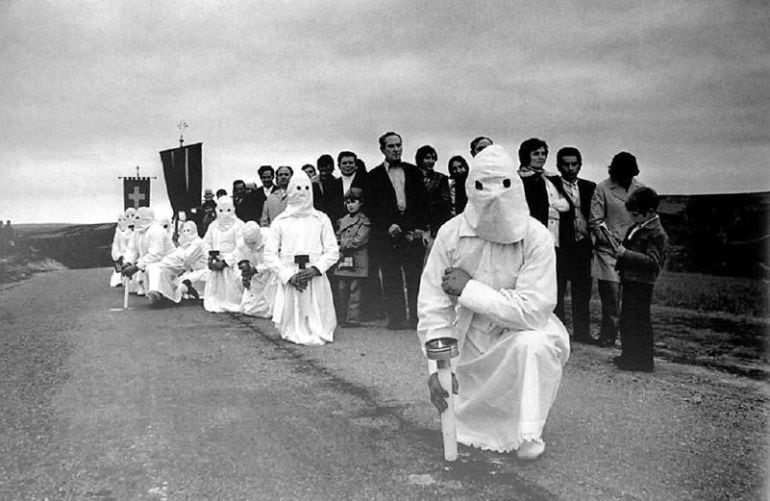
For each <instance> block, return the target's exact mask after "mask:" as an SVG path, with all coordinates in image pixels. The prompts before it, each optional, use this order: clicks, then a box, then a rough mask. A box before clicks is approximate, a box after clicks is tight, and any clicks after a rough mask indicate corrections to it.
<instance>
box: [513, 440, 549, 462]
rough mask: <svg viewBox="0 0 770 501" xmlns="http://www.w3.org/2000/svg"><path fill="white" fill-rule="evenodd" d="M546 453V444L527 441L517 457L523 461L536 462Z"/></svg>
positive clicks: (518, 451) (522, 445)
mask: <svg viewBox="0 0 770 501" xmlns="http://www.w3.org/2000/svg"><path fill="white" fill-rule="evenodd" d="M543 452H545V442H543V440H542V439H540V438H538V439H537V440H525V441H523V442H522V443H521V445H520V446H519V450H517V451H516V457H517V458H519V459H520V460H522V461H534V460H536V459H537V458H539V457H540V456H541V455H542V454H543Z"/></svg>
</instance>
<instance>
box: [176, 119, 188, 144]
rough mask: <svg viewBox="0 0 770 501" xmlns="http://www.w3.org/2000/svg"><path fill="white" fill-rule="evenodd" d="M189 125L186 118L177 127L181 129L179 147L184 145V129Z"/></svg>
mask: <svg viewBox="0 0 770 501" xmlns="http://www.w3.org/2000/svg"><path fill="white" fill-rule="evenodd" d="M187 127H189V125H188V124H187V122H186V121H185V120H182V121H181V122H179V123H178V124H177V125H176V128H177V129H179V147H180V148H181V147H182V146H184V130H185V129H186V128H187Z"/></svg>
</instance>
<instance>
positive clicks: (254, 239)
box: [241, 221, 264, 249]
mask: <svg viewBox="0 0 770 501" xmlns="http://www.w3.org/2000/svg"><path fill="white" fill-rule="evenodd" d="M241 236H242V238H243V243H244V244H245V245H246V247H248V248H249V249H259V248H260V247H262V245H264V242H263V239H262V229H261V228H260V227H259V225H258V224H257V223H255V222H254V221H247V222H246V224H244V225H243V229H242V230H241Z"/></svg>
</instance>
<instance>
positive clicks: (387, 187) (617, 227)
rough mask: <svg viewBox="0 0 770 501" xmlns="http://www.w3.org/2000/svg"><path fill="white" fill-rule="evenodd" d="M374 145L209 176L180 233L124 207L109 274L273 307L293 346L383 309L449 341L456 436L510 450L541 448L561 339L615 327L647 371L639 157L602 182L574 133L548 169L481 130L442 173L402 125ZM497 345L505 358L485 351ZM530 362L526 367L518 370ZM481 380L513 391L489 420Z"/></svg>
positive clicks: (600, 335) (535, 453)
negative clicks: (495, 370)
mask: <svg viewBox="0 0 770 501" xmlns="http://www.w3.org/2000/svg"><path fill="white" fill-rule="evenodd" d="M379 147H380V151H381V152H382V154H383V157H384V159H383V161H382V162H381V163H380V164H379V165H377V166H376V167H374V168H373V169H371V170H368V171H367V169H366V167H365V165H364V164H363V162H362V161H361V160H360V159H359V158H358V157H357V155H356V154H355V153H354V152H351V151H342V152H340V153H339V154H338V155H337V159H336V164H337V167H338V168H339V170H340V176H335V175H334V170H335V161H334V158H333V157H332V156H331V155H323V156H321V157H320V158H319V159H318V161H317V164H316V165H315V166H313V165H310V164H308V165H305V166H303V167H302V169H297V170H294V169H292V168H291V167H289V166H280V167H278V168H277V169H275V170H274V169H273V168H272V167H271V166H262V167H260V168H259V170H258V174H259V178H260V181H261V186H260V187H256V186H255V185H253V184H249V185H247V184H246V183H244V182H243V181H236V182H235V183H234V184H233V193H232V196H227V194H226V192H224V190H220V192H219V193H218V195H220V196H219V197H218V198H217V199H216V200H214V197H213V194H212V193H211V191H210V190H206V191H205V194H204V198H205V200H204V201H203V205H202V210H201V211H200V212H201V214H200V215H201V217H200V218H199V220H198V221H185V222H180V223H181V226H180V227H179V229H178V233H175V235H174V236H176V239H174V238H172V232H171V231H170V230H169V229H168V228H164V226H166V227H170V226H171V225H170V224H169V221H165V223H164V224H161V222H159V221H156V218H155V214H154V211H153V210H152V209H151V208H149V207H143V208H139V209H138V210H133V209H129V210H127V211H126V213H125V214H123V215H121V216H120V217H119V221H118V227H117V229H116V232H115V239H114V243H113V246H112V258H113V260H114V262H115V273H114V274H113V276H112V278H111V285H112V286H116V287H117V286H121V285H124V286H127V288H128V290H129V292H130V293H134V294H136V295H139V296H146V297H147V298H148V299H149V301H150V303H151V304H152V305H164V304H167V305H171V304H174V303H180V302H181V301H182V300H195V301H201V300H202V303H203V307H204V308H205V310H206V311H209V312H213V313H218V312H234V313H241V314H244V315H251V316H255V317H263V318H272V320H273V322H274V323H275V325H276V327H277V328H278V330H279V331H280V334H281V336H282V338H283V339H286V340H288V341H291V342H294V343H298V344H303V345H323V344H325V343H330V342H332V341H333V339H334V331H335V329H336V328H337V327H351V326H360V325H362V324H364V325H366V324H369V325H371V326H377V325H380V324H378V323H376V322H378V321H384V320H387V324H386V327H387V329H389V330H409V329H412V330H417V331H418V334H419V336H420V339H421V340H422V341H423V342H425V341H426V340H430V339H433V338H437V337H441V336H449V337H455V338H457V339H458V341H459V343H460V357H459V360H458V361H457V362H456V374H457V379H458V381H459V388H460V390H459V393H458V397H457V398H458V414H457V416H458V417H457V419H458V425H457V426H458V439H459V441H460V442H463V443H467V444H469V445H476V446H480V447H485V448H490V449H493V450H501V451H510V450H517V451H518V454H519V457H521V458H523V459H534V458H537V457H539V455H540V454H541V453H542V451H543V450H544V442H543V441H542V437H541V433H542V426H543V425H544V423H545V418H546V417H547V413H548V410H549V408H550V406H551V404H552V402H553V399H554V398H555V395H556V389H558V385H559V382H560V378H561V369H562V367H563V365H564V363H566V360H567V357H568V355H569V349H570V348H569V342H570V337H571V339H572V341H573V342H580V343H590V344H597V345H600V346H605V347H609V346H614V344H615V342H616V338H617V337H618V334H619V333H620V337H621V344H622V353H621V356H620V357H616V358H615V360H614V363H615V364H616V365H617V367H618V369H619V370H633V371H646V372H650V371H652V370H653V359H652V346H653V344H652V328H651V326H650V321H649V306H650V302H651V293H652V287H653V284H654V282H655V279H656V278H657V276H658V274H659V272H660V269H661V267H662V264H663V260H664V258H665V246H666V236H665V232H664V231H663V229H662V227H661V226H660V223H659V219H658V217H657V205H658V197H657V194H656V193H655V192H654V191H653V190H652V189H650V188H647V187H645V186H643V185H642V184H641V183H640V182H639V181H637V180H636V176H637V175H638V174H639V168H638V165H637V161H636V158H635V157H634V155H632V154H630V153H628V152H620V153H618V154H617V155H615V156H614V157H613V158H612V159H611V162H610V164H609V169H608V170H609V176H608V177H607V179H605V180H603V181H601V182H600V183H598V184H596V183H594V182H592V181H589V180H585V179H583V178H580V177H579V173H580V169H581V166H582V155H581V152H580V151H579V150H578V149H577V148H575V147H572V146H566V147H563V148H561V149H559V151H558V153H557V155H556V166H557V168H558V171H559V172H558V173H548V172H547V171H545V170H544V166H545V163H546V159H547V157H548V146H547V144H546V142H545V141H543V140H541V139H538V138H530V139H527V140H526V141H524V142H522V143H521V145H520V148H519V151H518V157H519V158H518V162H516V161H514V160H513V158H512V156H511V155H510V154H509V153H507V152H506V151H505V149H504V148H502V147H500V146H499V145H495V144H494V142H493V140H492V139H490V138H488V137H478V138H476V139H474V140H473V141H471V143H470V156H471V162H470V165H469V164H468V163H467V162H466V160H465V159H464V158H463V157H462V156H459V155H458V156H454V157H452V158H450V159H449V161H448V171H449V176H446V175H444V174H442V173H439V172H437V171H436V170H434V167H435V165H436V162H437V161H438V154H437V152H436V150H435V149H434V148H433V147H431V146H429V145H425V146H421V147H420V148H418V149H417V150H416V154H415V163H416V165H413V164H410V163H407V162H404V161H402V159H401V157H402V138H401V136H400V135H399V134H397V133H395V132H387V133H385V134H383V135H382V136H381V137H380V138H379ZM201 235H202V236H201ZM594 278H595V279H596V280H597V282H598V284H597V285H598V291H599V295H600V298H601V303H602V320H601V325H600V326H599V329H598V332H597V333H592V331H591V325H590V308H589V302H590V299H591V291H592V281H593V279H594ZM621 284H622V287H621ZM568 286H569V288H570V306H571V308H570V310H571V311H570V312H569V313H570V315H569V317H567V316H566V311H565V295H566V290H567V288H568ZM621 293H622V298H621ZM621 299H622V300H621ZM468 312H470V313H468ZM568 319H570V320H571V324H572V329H571V331H572V332H571V336H570V334H569V333H568V331H567V329H566V328H565V327H564V324H563V322H566V320H568ZM480 333H481V334H483V335H482V337H481V338H479V339H478V340H476V341H474V342H473V343H469V342H468V340H472V339H473V336H474V335H481V334H480ZM533 333H534V334H533ZM470 347H472V349H471V348H470ZM494 350H502V351H503V352H504V353H505V354H506V355H505V356H504V357H502V358H500V357H498V358H497V359H494V360H496V361H494V362H493V361H491V360H493V359H492V358H489V357H488V356H487V355H488V353H487V352H489V351H494ZM522 350H524V354H522ZM528 350H536V351H537V350H545V352H546V353H548V355H549V356H547V357H534V358H533V357H532V356H530V354H529V351H528ZM482 355H484V357H482ZM485 357H486V358H485ZM510 357H513V358H510ZM479 360H483V363H481V362H479ZM516 360H517V361H518V362H515V361H516ZM533 360H534V361H533ZM523 361H526V363H525V362H523ZM490 363H493V364H504V363H512V364H515V365H516V366H517V369H516V370H514V371H512V372H510V373H509V374H510V377H513V378H514V379H515V380H516V381H518V383H520V384H518V383H515V384H512V382H511V381H498V380H496V378H499V377H500V376H499V375H489V374H488V371H487V372H485V373H484V374H486V375H485V376H484V377H479V375H478V374H474V371H476V370H478V366H480V365H481V366H483V365H484V364H490ZM479 364H480V365H479ZM434 367H435V365H434ZM528 371H535V372H536V373H537V377H535V378H534V379H529V381H530V382H529V383H528V382H527V379H528V377H530V376H528V375H527V374H528ZM433 372H435V369H434V371H433ZM433 375H435V374H433ZM487 375H489V378H488V379H485V378H487ZM431 378H432V376H431ZM531 381H536V383H535V385H536V387H535V388H531V387H528V385H529V384H531ZM484 384H486V385H491V387H492V388H494V389H495V391H502V392H513V393H511V394H510V399H512V400H510V402H513V403H510V404H506V405H510V407H511V408H510V409H507V410H505V412H502V413H501V416H502V417H501V418H500V423H499V426H500V429H499V430H497V429H495V427H496V426H498V424H495V423H494V419H492V420H490V418H489V417H488V414H489V413H488V408H489V405H490V403H489V402H484V401H483V399H484V398H489V396H488V392H487V390H488V389H489V387H486V390H485V389H483V388H482V387H481V386H480V385H484ZM429 388H430V390H431V400H432V401H433V403H434V405H435V406H436V407H437V408H438V409H439V410H440V411H441V410H442V408H443V407H446V404H445V403H444V402H445V401H444V397H445V396H447V395H448V394H447V393H446V391H445V390H447V389H442V388H441V386H440V385H438V386H437V383H436V381H434V380H433V378H432V379H430V380H429ZM455 389H456V388H455ZM485 394H486V395H487V396H486V397H485V396H483V395H485ZM479 395H481V397H479ZM479 399H481V401H477V400H479ZM495 405H496V404H495ZM480 423H483V424H480ZM479 428H483V430H482V431H479Z"/></svg>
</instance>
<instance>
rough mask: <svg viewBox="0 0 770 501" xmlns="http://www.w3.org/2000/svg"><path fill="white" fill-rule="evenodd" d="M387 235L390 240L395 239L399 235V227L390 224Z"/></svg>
mask: <svg viewBox="0 0 770 501" xmlns="http://www.w3.org/2000/svg"><path fill="white" fill-rule="evenodd" d="M388 234H389V235H390V237H391V238H396V237H397V236H399V235H400V234H401V227H400V226H399V225H397V224H391V225H390V228H388Z"/></svg>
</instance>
